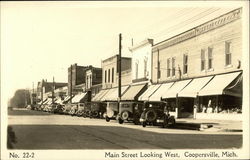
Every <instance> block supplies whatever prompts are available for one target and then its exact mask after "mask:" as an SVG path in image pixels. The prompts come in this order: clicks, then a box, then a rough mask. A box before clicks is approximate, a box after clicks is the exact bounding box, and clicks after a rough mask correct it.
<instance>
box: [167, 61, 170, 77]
mask: <svg viewBox="0 0 250 160" xmlns="http://www.w3.org/2000/svg"><path fill="white" fill-rule="evenodd" d="M167 77H170V58H168V59H167Z"/></svg>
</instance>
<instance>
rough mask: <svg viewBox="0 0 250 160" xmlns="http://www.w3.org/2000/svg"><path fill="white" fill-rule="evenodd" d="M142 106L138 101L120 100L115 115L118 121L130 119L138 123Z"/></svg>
mask: <svg viewBox="0 0 250 160" xmlns="http://www.w3.org/2000/svg"><path fill="white" fill-rule="evenodd" d="M143 107H144V105H143V103H140V102H121V103H120V106H119V113H118V115H117V117H118V118H117V119H118V122H119V123H120V124H122V123H123V122H124V121H130V122H134V124H139V123H140V115H141V113H142V112H143Z"/></svg>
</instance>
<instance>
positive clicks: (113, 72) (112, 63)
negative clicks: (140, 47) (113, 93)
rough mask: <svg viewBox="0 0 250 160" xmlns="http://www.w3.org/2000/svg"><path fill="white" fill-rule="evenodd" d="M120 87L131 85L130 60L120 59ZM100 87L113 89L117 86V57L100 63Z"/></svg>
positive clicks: (126, 58)
mask: <svg viewBox="0 0 250 160" xmlns="http://www.w3.org/2000/svg"><path fill="white" fill-rule="evenodd" d="M121 59H122V60H121V61H122V62H121V71H122V85H128V84H130V83H131V81H132V80H131V58H128V57H122V58H121ZM102 75H103V76H102V87H103V89H106V88H113V87H117V86H118V55H115V56H112V57H110V58H107V59H105V60H103V61H102Z"/></svg>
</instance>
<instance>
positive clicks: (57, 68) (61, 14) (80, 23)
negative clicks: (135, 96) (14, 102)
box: [1, 1, 238, 98]
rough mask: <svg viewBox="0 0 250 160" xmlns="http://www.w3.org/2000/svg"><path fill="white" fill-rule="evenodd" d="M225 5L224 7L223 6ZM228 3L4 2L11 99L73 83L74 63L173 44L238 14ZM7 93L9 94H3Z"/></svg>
mask: <svg viewBox="0 0 250 160" xmlns="http://www.w3.org/2000/svg"><path fill="white" fill-rule="evenodd" d="M222 5H223V6H222ZM233 6H234V7H232V5H229V4H228V5H226V4H225V3H218V4H217V3H216V5H215V2H214V3H207V4H205V2H203V3H195V2H193V3H192V4H191V3H187V4H185V3H180V1H179V3H170V2H147V1H145V2H113V1H110V2H48V1H47V2H1V86H2V90H3V91H4V95H5V96H6V97H9V98H10V97H11V96H13V94H14V92H15V90H16V89H20V88H30V89H31V88H32V86H33V83H34V87H36V85H37V82H38V81H41V80H42V79H47V80H48V81H52V79H53V76H54V77H55V81H56V82H67V74H68V73H67V68H68V67H69V66H70V65H71V64H74V63H77V64H78V65H93V66H95V67H101V60H103V59H106V58H108V57H110V56H113V55H115V54H118V36H119V33H121V34H122V56H126V57H131V53H130V52H129V50H128V47H131V44H132V38H133V42H134V44H136V43H139V42H141V41H143V40H145V39H146V38H153V39H154V43H158V42H160V41H162V40H164V39H167V38H170V37H171V36H174V35H176V34H179V33H181V32H183V31H185V30H188V29H190V28H192V27H195V26H197V25H199V24H202V23H204V22H206V21H208V20H210V19H212V18H215V17H217V16H219V15H221V14H223V13H226V12H229V11H230V10H233V9H235V8H238V6H237V3H235V5H233ZM2 93H3V92H2Z"/></svg>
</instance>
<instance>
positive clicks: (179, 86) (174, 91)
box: [162, 79, 191, 99]
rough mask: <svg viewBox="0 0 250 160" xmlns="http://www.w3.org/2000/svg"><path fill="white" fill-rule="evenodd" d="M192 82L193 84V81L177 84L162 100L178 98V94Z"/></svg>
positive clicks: (164, 94)
mask: <svg viewBox="0 0 250 160" xmlns="http://www.w3.org/2000/svg"><path fill="white" fill-rule="evenodd" d="M190 82H191V79H189V80H183V81H177V82H175V83H174V84H173V85H172V86H171V88H169V89H168V90H167V91H166V92H164V93H163V95H162V98H163V99H165V98H176V96H177V94H178V93H179V92H180V91H181V90H182V89H183V88H185V87H186V86H187V85H188V84H189V83H190Z"/></svg>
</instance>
